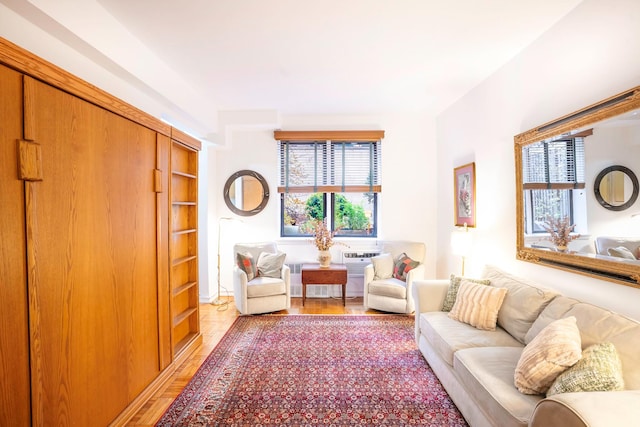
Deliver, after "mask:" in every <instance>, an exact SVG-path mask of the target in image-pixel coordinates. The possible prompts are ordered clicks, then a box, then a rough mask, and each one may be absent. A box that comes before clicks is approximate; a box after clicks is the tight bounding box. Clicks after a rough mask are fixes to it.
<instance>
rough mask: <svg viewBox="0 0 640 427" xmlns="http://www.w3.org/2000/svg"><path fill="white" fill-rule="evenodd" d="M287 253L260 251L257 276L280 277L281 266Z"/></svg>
mask: <svg viewBox="0 0 640 427" xmlns="http://www.w3.org/2000/svg"><path fill="white" fill-rule="evenodd" d="M286 256H287V254H285V253H284V252H278V253H275V254H274V253H271V252H262V253H261V254H260V256H259V257H258V264H257V269H258V274H257V275H258V276H260V277H262V276H265V277H275V278H280V277H281V276H282V266H283V265H284V259H285V258H286Z"/></svg>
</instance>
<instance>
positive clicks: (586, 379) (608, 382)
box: [547, 342, 624, 396]
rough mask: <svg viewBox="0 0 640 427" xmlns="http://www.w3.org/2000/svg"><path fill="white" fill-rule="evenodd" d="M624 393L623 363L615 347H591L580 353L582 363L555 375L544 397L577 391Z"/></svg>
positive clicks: (608, 345)
mask: <svg viewBox="0 0 640 427" xmlns="http://www.w3.org/2000/svg"><path fill="white" fill-rule="evenodd" d="M623 389H624V379H623V378H622V363H621V362H620V357H618V352H617V351H616V347H615V346H614V345H613V344H612V343H610V342H605V343H602V344H594V345H592V346H589V347H587V348H585V349H584V350H583V351H582V359H580V360H579V361H578V362H577V363H576V364H575V365H573V366H572V367H570V368H569V369H567V370H566V371H564V372H563V373H561V374H560V375H558V377H557V378H556V380H555V381H554V382H553V384H551V387H549V390H548V391H547V396H551V395H554V394H558V393H571V392H576V391H616V390H623Z"/></svg>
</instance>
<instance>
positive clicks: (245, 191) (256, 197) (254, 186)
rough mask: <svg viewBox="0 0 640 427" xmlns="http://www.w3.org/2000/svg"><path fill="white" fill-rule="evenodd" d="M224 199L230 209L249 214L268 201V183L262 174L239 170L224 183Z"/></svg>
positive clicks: (253, 213)
mask: <svg viewBox="0 0 640 427" xmlns="http://www.w3.org/2000/svg"><path fill="white" fill-rule="evenodd" d="M224 201H225V203H226V204H227V207H228V208H229V209H231V211H233V212H235V213H236V214H238V215H241V216H251V215H255V214H257V213H259V212H260V211H262V209H264V207H265V206H266V205H267V202H268V201H269V185H268V184H267V181H266V180H265V179H264V177H263V176H262V175H260V174H259V173H257V172H254V171H250V170H241V171H238V172H236V173H234V174H233V175H231V176H230V177H229V179H227V182H226V183H225V185H224Z"/></svg>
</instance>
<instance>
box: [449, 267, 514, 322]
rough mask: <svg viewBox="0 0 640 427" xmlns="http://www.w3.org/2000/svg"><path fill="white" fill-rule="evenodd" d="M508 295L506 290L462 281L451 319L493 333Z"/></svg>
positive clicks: (450, 314) (450, 313) (450, 315)
mask: <svg viewBox="0 0 640 427" xmlns="http://www.w3.org/2000/svg"><path fill="white" fill-rule="evenodd" d="M506 293H507V290H506V289H505V288H494V287H492V286H485V285H480V284H478V283H473V282H471V281H470V280H466V279H462V281H461V282H460V288H459V289H458V296H457V297H456V302H455V303H454V304H453V308H452V309H451V312H449V317H451V318H452V319H455V320H459V321H460V322H464V323H468V324H469V325H471V326H475V327H476V328H478V329H483V330H487V331H493V330H495V329H496V320H497V319H498V310H500V306H501V305H502V301H503V300H504V297H505V294H506Z"/></svg>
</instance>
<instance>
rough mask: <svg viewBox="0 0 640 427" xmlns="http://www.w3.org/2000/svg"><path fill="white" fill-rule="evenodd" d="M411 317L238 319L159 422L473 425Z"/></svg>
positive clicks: (295, 316)
mask: <svg viewBox="0 0 640 427" xmlns="http://www.w3.org/2000/svg"><path fill="white" fill-rule="evenodd" d="M413 322H414V320H413V317H412V316H402V315H367V316H365V315H346V316H336V315H286V316H279V315H263V316H243V317H239V318H238V319H237V320H236V321H235V323H234V324H233V325H232V326H231V328H230V329H229V331H228V332H227V333H226V335H225V336H224V337H223V339H222V340H221V341H220V343H219V344H218V345H217V346H216V348H215V349H214V350H213V351H212V353H211V354H210V355H209V356H208V358H207V359H206V361H205V362H204V363H203V364H202V366H201V367H200V369H199V370H198V372H197V373H196V374H195V376H194V377H193V379H192V380H191V382H189V384H188V385H187V386H186V387H185V389H184V390H183V391H182V393H181V394H180V395H179V396H178V397H177V398H176V400H175V401H174V402H173V404H172V405H171V406H170V407H169V409H168V410H167V411H166V412H165V414H164V415H163V417H162V419H161V420H160V421H158V423H157V424H156V425H157V426H162V427H169V426H172V427H174V426H220V425H228V426H283V425H286V426H316V425H322V426H353V425H359V426H370V425H387V426H404V425H426V426H466V425H467V424H466V422H465V420H464V418H463V417H462V415H461V414H460V412H459V411H458V409H457V408H456V407H455V405H454V404H453V402H452V401H451V399H450V398H449V396H448V395H447V393H446V392H445V391H444V389H443V387H442V385H441V384H440V382H439V381H438V379H437V378H436V376H435V374H434V373H433V372H432V371H431V368H430V367H429V365H428V364H427V363H426V361H425V360H424V358H423V357H422V354H421V353H420V351H419V350H418V349H417V347H416V344H415V341H414V337H413V327H414V325H413Z"/></svg>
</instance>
